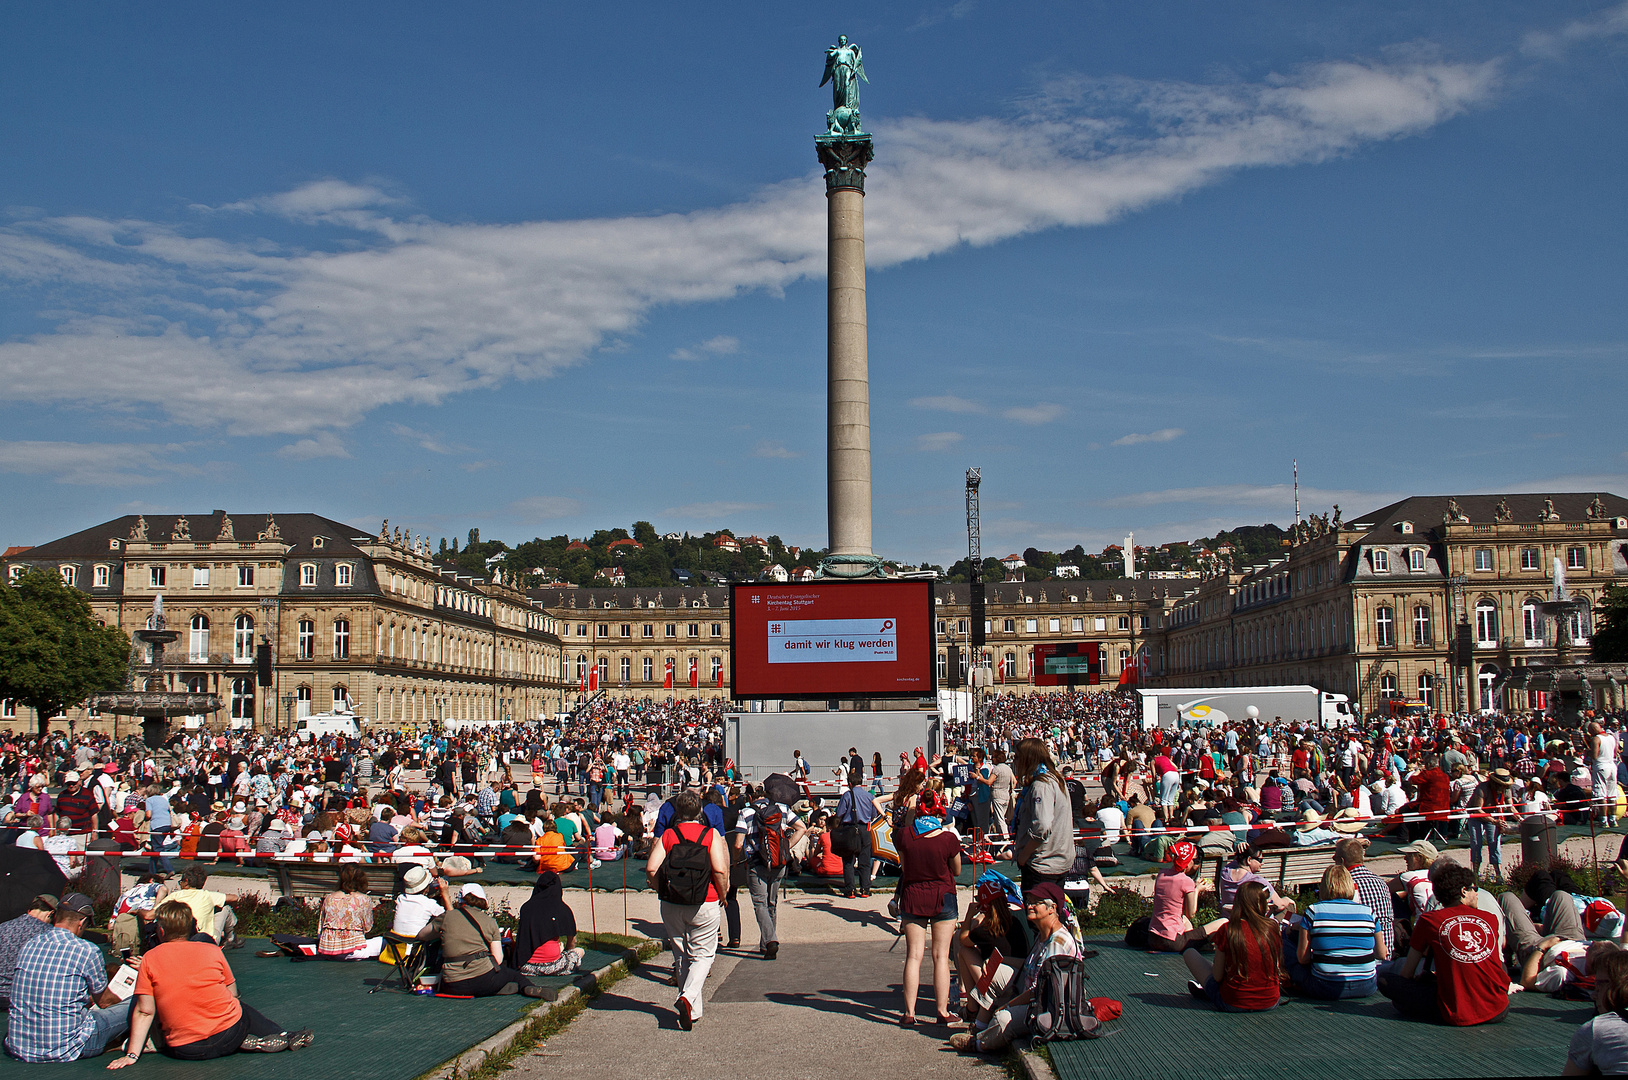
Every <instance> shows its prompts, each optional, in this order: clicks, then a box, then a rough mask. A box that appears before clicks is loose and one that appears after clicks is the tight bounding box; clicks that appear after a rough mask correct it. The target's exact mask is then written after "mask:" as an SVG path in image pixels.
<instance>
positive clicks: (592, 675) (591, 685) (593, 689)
mask: <svg viewBox="0 0 1628 1080" xmlns="http://www.w3.org/2000/svg"><path fill="white" fill-rule="evenodd" d="M598 691H599V665H598V664H595V665H594V666H593V667H591V668H589V669H588V693H590V694H593V693H597V692H598Z"/></svg>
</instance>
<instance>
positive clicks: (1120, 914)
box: [1076, 885, 1153, 930]
mask: <svg viewBox="0 0 1628 1080" xmlns="http://www.w3.org/2000/svg"><path fill="white" fill-rule="evenodd" d="M1152 912H1153V902H1152V901H1151V900H1149V899H1148V898H1147V897H1146V896H1143V895H1142V894H1141V893H1139V892H1137V891H1136V890H1135V889H1132V888H1130V887H1129V886H1125V885H1110V886H1109V887H1108V888H1107V889H1106V890H1104V891H1103V892H1102V895H1101V896H1100V897H1099V898H1098V900H1097V906H1096V910H1094V911H1089V912H1084V913H1079V912H1078V911H1077V912H1076V913H1077V914H1079V919H1080V929H1081V930H1123V929H1125V927H1127V926H1129V925H1130V924H1131V923H1133V922H1135V921H1136V920H1137V919H1140V918H1142V917H1143V916H1145V915H1150V914H1152Z"/></svg>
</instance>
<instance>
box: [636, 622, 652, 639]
mask: <svg viewBox="0 0 1628 1080" xmlns="http://www.w3.org/2000/svg"><path fill="white" fill-rule="evenodd" d="M639 636H640V637H655V636H656V628H655V627H654V626H653V625H651V624H650V623H645V624H644V628H643V629H642V630H641V631H640V635H639Z"/></svg>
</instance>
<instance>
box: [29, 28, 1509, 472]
mask: <svg viewBox="0 0 1628 1080" xmlns="http://www.w3.org/2000/svg"><path fill="white" fill-rule="evenodd" d="M1499 72H1500V63H1499V62H1497V61H1489V62H1481V63H1454V62H1449V61H1443V60H1439V59H1433V58H1427V57H1420V56H1419V55H1418V54H1415V55H1414V56H1412V57H1403V58H1401V59H1397V60H1394V61H1390V62H1373V63H1367V62H1352V61H1342V62H1334V63H1323V64H1315V65H1311V66H1308V67H1305V68H1302V69H1299V70H1297V71H1294V72H1290V73H1288V74H1286V75H1283V76H1280V77H1274V78H1272V79H1269V80H1266V81H1263V82H1259V83H1224V84H1209V85H1199V84H1190V83H1168V82H1162V83H1161V82H1148V81H1138V80H1130V79H1114V80H1095V81H1085V80H1076V81H1073V82H1067V83H1062V82H1059V83H1055V84H1053V85H1051V86H1049V87H1048V88H1047V92H1046V93H1045V95H1043V97H1041V98H1040V99H1038V100H1037V101H1036V102H1035V103H1034V104H1033V108H1032V109H1031V110H1030V112H1029V113H1028V114H1026V115H1024V116H1020V117H1017V118H1015V119H1002V120H996V119H969V120H928V119H921V118H909V119H899V120H893V121H884V120H880V119H879V120H878V121H877V122H876V123H875V129H876V130H877V131H878V132H879V133H880V134H881V135H882V136H883V137H885V138H886V139H887V142H888V154H887V158H886V160H885V161H883V162H879V163H878V164H877V166H876V167H875V168H874V169H873V172H874V174H875V175H876V182H877V184H878V187H879V188H880V187H881V186H883V185H885V186H886V188H887V190H888V191H890V192H892V193H894V194H893V195H891V196H890V197H889V199H888V200H886V201H884V202H880V203H878V204H877V205H876V207H875V208H874V209H872V210H871V213H870V215H869V217H870V221H869V236H868V237H867V253H868V255H869V259H870V264H871V266H872V267H873V268H877V269H882V268H886V267H889V266H896V265H898V264H900V263H903V262H907V261H910V260H915V259H924V258H928V257H930V256H933V255H938V254H941V253H944V252H948V251H953V250H955V249H956V248H959V247H962V246H965V245H974V246H976V245H985V244H992V243H996V242H998V241H1001V240H1005V239H1009V238H1012V237H1017V236H1022V235H1025V234H1030V233H1035V232H1038V231H1041V230H1046V229H1054V228H1059V227H1070V228H1078V227H1087V226H1093V225H1100V224H1103V223H1106V222H1110V221H1113V220H1116V219H1118V218H1121V217H1124V216H1125V215H1127V214H1131V213H1135V212H1137V211H1139V210H1142V209H1145V208H1147V207H1149V206H1153V205H1155V204H1158V203H1161V202H1165V201H1168V200H1170V199H1174V198H1177V197H1180V196H1182V195H1183V194H1185V193H1187V192H1190V191H1193V190H1196V189H1198V188H1201V187H1204V186H1206V185H1210V184H1214V183H1216V182H1218V181H1220V180H1221V179H1223V178H1225V177H1226V176H1229V175H1231V174H1233V173H1235V172H1237V171H1238V170H1242V169H1251V168H1262V167H1274V166H1277V167H1281V166H1292V165H1302V164H1310V163H1316V162H1321V161H1325V160H1328V159H1330V158H1334V157H1338V156H1340V155H1343V154H1347V153H1350V152H1352V151H1354V150H1356V149H1358V148H1360V147H1362V146H1365V145H1368V144H1371V143H1373V142H1376V141H1381V140H1388V139H1396V138H1403V137H1407V136H1413V135H1418V134H1420V133H1423V132H1426V131H1428V130H1430V129H1431V128H1432V127H1434V126H1436V125H1438V124H1441V123H1442V122H1444V121H1446V120H1448V119H1450V118H1452V117H1454V116H1456V115H1458V114H1460V113H1462V112H1464V111H1465V110H1467V109H1470V108H1473V107H1475V106H1477V105H1479V104H1482V103H1484V102H1486V101H1488V100H1489V99H1490V98H1491V97H1492V96H1493V95H1494V93H1495V92H1496V90H1497V88H1498V86H1499ZM818 190H819V188H818V181H817V179H816V178H815V176H814V174H812V173H810V174H807V175H804V176H801V177H798V178H796V179H792V180H787V181H785V182H782V183H778V184H771V185H769V186H767V187H765V188H763V189H762V190H760V191H759V192H758V193H757V194H755V195H754V196H753V197H751V198H749V199H747V200H745V201H743V202H740V203H736V204H734V205H729V206H724V207H720V208H717V209H709V210H698V211H694V212H690V213H684V214H661V215H653V216H637V217H621V218H603V219H592V220H580V221H537V222H524V223H519V224H505V225H479V224H475V225H471V224H449V223H445V222H439V221H434V220H430V219H427V218H425V217H422V216H415V215H408V214H403V213H402V210H403V207H402V206H401V205H400V202H399V200H398V199H397V198H396V197H394V196H392V195H390V194H389V193H387V192H386V191H385V190H384V188H383V187H381V186H379V185H377V184H361V183H352V182H348V181H345V180H341V179H325V180H321V181H317V182H315V183H310V184H305V185H302V186H300V187H297V188H295V189H294V190H292V191H288V192H283V193H279V194H273V195H270V196H266V197H262V198H255V199H246V200H242V201H240V202H236V203H233V204H230V205H229V206H227V207H221V208H217V209H214V210H207V209H206V210H201V211H198V212H197V214H196V216H195V217H194V218H192V219H190V220H187V221H185V222H182V223H157V222H147V221H138V220H122V219H121V220H112V219H103V218H93V217H83V216H81V217H56V218H51V217H39V218H30V219H26V220H16V221H13V222H12V223H11V224H9V225H7V226H5V227H4V228H0V280H3V281H6V282H8V283H10V284H13V285H28V286H31V287H33V288H34V289H36V290H38V291H39V292H40V294H41V295H43V296H45V297H46V299H45V301H44V302H43V304H42V309H41V311H40V312H39V314H40V317H41V318H42V319H44V320H46V321H48V322H51V323H53V324H54V329H52V330H50V331H47V332H44V333H39V334H36V335H33V336H30V337H27V338H23V339H19V340H13V341H9V342H6V343H3V344H0V398H3V400H5V401H6V402H9V403H28V404H55V403H68V402H71V403H73V404H74V405H76V406H79V407H83V408H89V409H92V410H96V409H103V410H107V411H120V412H125V413H129V414H135V415H140V416H143V417H145V418H156V417H162V418H167V419H168V420H170V421H172V422H177V423H184V424H189V425H199V426H215V425H218V426H221V427H223V428H224V429H225V430H226V431H228V432H229V433H232V434H239V435H265V434H285V435H292V436H296V437H299V441H297V442H295V443H294V444H292V446H290V447H288V448H287V450H288V455H289V456H296V457H297V456H300V455H306V454H309V455H318V456H320V455H325V454H326V455H334V454H335V453H337V452H341V451H342V450H343V447H342V445H341V444H339V442H338V440H337V439H336V438H335V437H334V436H333V434H332V433H333V432H334V431H336V430H339V429H342V428H344V427H346V426H348V425H351V424H354V423H355V422H357V421H358V420H359V419H361V418H362V417H363V416H365V415H367V414H368V413H369V412H371V411H372V410H375V409H379V408H381V407H386V406H391V405H404V404H436V403H439V402H441V401H444V400H446V399H447V398H448V397H449V396H450V395H454V394H459V393H464V392H468V391H472V390H479V389H490V388H493V387H497V386H501V385H504V384H507V383H510V382H513V381H515V380H527V379H537V378H542V377H547V376H549V375H552V374H554V373H556V372H558V371H560V370H561V369H562V368H564V367H567V366H569V365H573V364H578V363H581V362H583V361H584V360H586V359H588V358H590V357H592V356H593V355H595V353H596V352H597V351H600V350H604V349H607V348H613V347H616V346H618V345H619V344H620V343H623V342H625V341H626V339H627V337H628V335H630V334H634V333H636V332H637V330H638V328H639V325H640V323H641V322H642V320H643V319H644V318H646V317H647V315H648V314H649V313H650V312H651V311H652V310H654V309H655V308H657V307H661V306H670V305H677V304H696V303H705V302H715V301H719V300H726V299H729V298H731V297H734V296H737V295H740V294H742V293H745V292H751V291H763V292H769V293H774V292H778V291H780V290H783V289H784V288H786V287H787V286H788V285H790V284H792V283H794V282H796V281H798V280H801V279H805V278H816V277H819V276H822V275H823V274H824V272H825V230H824V204H823V200H822V199H821V198H820V197H819V195H818ZM222 211H229V212H231V213H232V214H234V215H238V216H245V215H246V216H248V220H251V221H252V220H253V216H254V215H276V216H280V217H283V218H287V219H292V220H295V221H300V222H304V223H309V224H311V225H312V226H314V227H316V228H318V229H327V230H330V231H331V233H332V235H331V237H330V238H329V239H330V241H331V242H330V247H331V248H332V250H313V249H311V248H300V249H292V248H286V247H281V246H279V245H277V244H275V243H272V242H270V241H266V240H261V239H251V240H244V241H236V240H227V239H223V238H221V237H218V236H211V235H208V233H209V230H210V228H211V226H212V224H213V223H214V222H215V220H216V219H217V218H218V217H219V215H220V213H221V212H222ZM242 225H243V222H242V221H237V222H234V223H233V231H234V232H240V231H241V230H242ZM738 347H739V343H738V342H737V341H736V340H735V339H733V338H730V337H727V336H724V335H720V336H718V337H714V338H712V339H710V340H709V341H705V342H701V343H699V344H697V345H693V346H688V347H686V348H683V349H680V350H677V352H676V353H675V354H674V355H675V356H681V357H684V356H687V357H689V358H692V359H693V358H700V357H705V356H719V355H727V354H728V352H730V351H732V350H735V349H738ZM924 407H932V406H924ZM1041 408H1042V406H1035V407H1032V408H1031V409H1028V410H1021V409H1020V410H1018V411H1017V414H1016V415H1012V416H1009V417H1008V418H1009V419H1013V420H1016V421H1018V422H1025V423H1028V422H1036V421H1037V420H1038V418H1040V417H1041V416H1043V415H1044V414H1043V413H1041V412H1036V411H1034V410H1035V409H1041Z"/></svg>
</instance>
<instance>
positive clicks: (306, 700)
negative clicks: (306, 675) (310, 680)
mask: <svg viewBox="0 0 1628 1080" xmlns="http://www.w3.org/2000/svg"><path fill="white" fill-rule="evenodd" d="M295 697H296V698H297V699H298V704H297V705H295V707H294V709H295V712H294V715H295V717H296V718H297V717H301V716H310V715H311V688H310V687H309V686H302V687H300V688H299V689H298V690H297V691H295Z"/></svg>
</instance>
